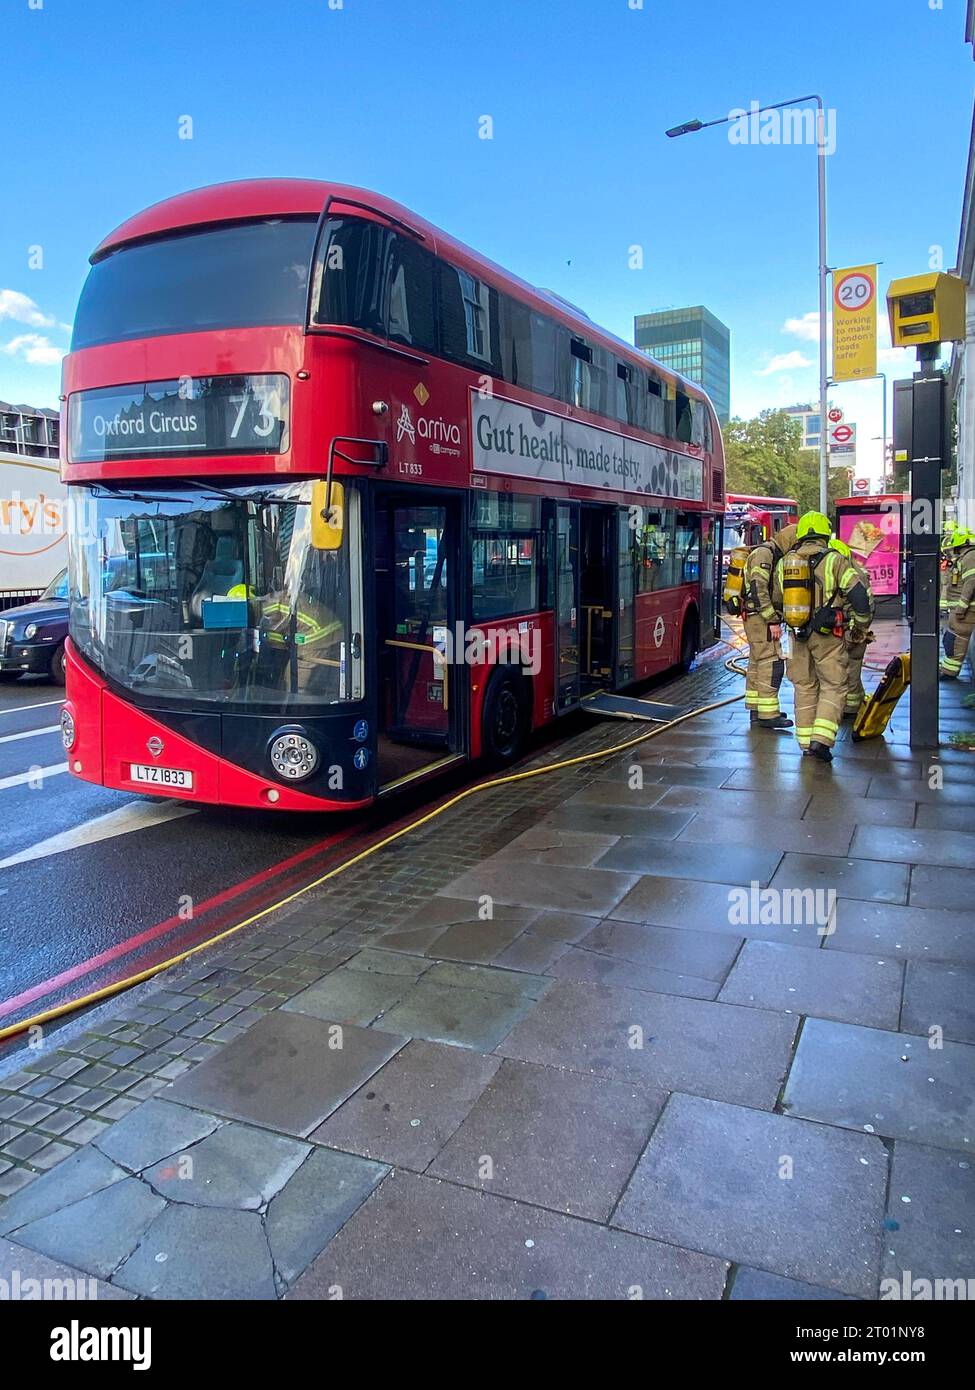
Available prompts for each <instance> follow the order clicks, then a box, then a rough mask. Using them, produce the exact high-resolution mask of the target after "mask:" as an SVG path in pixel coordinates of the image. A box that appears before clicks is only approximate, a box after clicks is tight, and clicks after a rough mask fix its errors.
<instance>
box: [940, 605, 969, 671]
mask: <svg viewBox="0 0 975 1390" xmlns="http://www.w3.org/2000/svg"><path fill="white" fill-rule="evenodd" d="M956 621H957V620H955V619H949V622H948V626H947V627H946V628H945V631H944V637H943V639H942V645H943V647H944V659H943V661H942V662H941V674H942V675H944V676H960V675H961V668H962V666H963V665H964V664H965V657H966V655H967V653H968V644H969V642H970V641H971V636H972V632H973V631H975V620H972V621H966V622H964V623H957V626H956Z"/></svg>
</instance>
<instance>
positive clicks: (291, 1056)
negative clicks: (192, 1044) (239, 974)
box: [123, 1009, 405, 1137]
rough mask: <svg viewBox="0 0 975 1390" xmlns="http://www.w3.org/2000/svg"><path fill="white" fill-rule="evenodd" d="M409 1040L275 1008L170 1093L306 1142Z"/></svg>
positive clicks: (190, 1103) (184, 1101)
mask: <svg viewBox="0 0 975 1390" xmlns="http://www.w3.org/2000/svg"><path fill="white" fill-rule="evenodd" d="M404 1042H405V1039H404V1038H401V1037H395V1036H394V1035H393V1033H392V1030H389V1031H386V1032H376V1031H373V1030H371V1029H366V1028H357V1027H356V1026H355V1025H354V1024H343V1025H336V1024H329V1023H326V1022H324V1021H323V1020H320V1019H317V1018H308V1017H306V1016H305V1015H304V1014H295V1013H286V1012H285V1011H284V1010H282V1009H274V1010H272V1011H271V1013H269V1014H267V1015H266V1016H265V1017H264V1018H262V1019H261V1020H260V1021H259V1022H258V1023H255V1024H254V1026H253V1027H252V1028H250V1029H248V1031H247V1032H246V1033H244V1034H242V1035H241V1036H240V1037H239V1038H235V1039H234V1040H233V1041H232V1042H229V1043H227V1044H226V1046H224V1047H222V1048H221V1049H220V1051H219V1052H217V1053H215V1054H214V1055H213V1056H212V1057H210V1058H208V1059H207V1060H206V1061H205V1062H201V1063H200V1065H199V1066H198V1067H196V1068H195V1069H194V1070H193V1071H191V1072H187V1073H186V1075H185V1076H182V1077H180V1079H179V1080H178V1081H176V1082H175V1083H174V1085H173V1086H172V1087H171V1088H170V1090H169V1091H168V1092H167V1094H168V1095H169V1096H170V1097H171V1098H172V1099H173V1100H174V1101H178V1102H179V1103H180V1104H181V1105H187V1106H198V1107H200V1108H202V1109H206V1110H211V1111H213V1112H214V1113H215V1114H217V1115H226V1116H228V1117H229V1118H231V1119H236V1120H245V1121H250V1122H251V1123H252V1124H257V1125H263V1126H264V1127H266V1128H269V1129H277V1130H281V1131H283V1132H284V1133H286V1134H291V1135H295V1136H298V1137H304V1136H306V1135H308V1134H310V1133H311V1131H312V1130H313V1129H316V1128H317V1127H318V1125H320V1124H321V1123H322V1121H323V1120H324V1119H325V1117H326V1115H330V1114H331V1113H332V1111H333V1110H336V1109H337V1108H338V1107H339V1106H340V1105H341V1104H342V1102H343V1101H344V1100H347V1099H348V1097H349V1096H350V1095H352V1093H353V1091H356V1090H358V1088H359V1087H360V1086H361V1085H362V1083H363V1082H364V1081H367V1080H368V1078H369V1077H370V1076H372V1074H373V1072H376V1071H378V1070H379V1068H380V1067H381V1066H382V1065H383V1063H384V1062H388V1061H389V1059H390V1057H392V1056H393V1054H394V1053H395V1052H398V1051H399V1049H400V1048H401V1047H402V1046H403V1044H404ZM123 1123H124V1121H123Z"/></svg>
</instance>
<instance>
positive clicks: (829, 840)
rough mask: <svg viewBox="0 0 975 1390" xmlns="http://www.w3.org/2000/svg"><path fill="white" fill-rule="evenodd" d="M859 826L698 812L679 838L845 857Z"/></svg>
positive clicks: (834, 820)
mask: <svg viewBox="0 0 975 1390" xmlns="http://www.w3.org/2000/svg"><path fill="white" fill-rule="evenodd" d="M855 829H856V823H855V822H854V821H852V820H849V819H847V820H838V819H837V818H835V817H834V818H833V819H831V820H830V821H828V822H815V823H813V822H810V821H806V820H778V819H774V820H769V819H767V818H766V819H765V820H761V819H759V818H758V817H748V816H719V815H708V814H706V813H704V812H700V811H699V812H698V813H697V815H695V816H694V818H693V819H692V820H691V821H690V822H689V824H688V825H687V827H686V829H684V830H682V831H681V833H680V836H679V837H678V838H679V840H680V842H681V843H683V842H684V841H685V840H687V841H688V842H693V843H694V844H700V845H737V844H744V845H760V846H761V847H762V848H763V849H766V850H780V851H781V852H783V853H784V852H785V851H786V850H796V851H798V852H799V853H803V854H843V855H845V854H846V853H847V851H848V850H849V848H850V841H851V840H852V838H853V832H854V830H855Z"/></svg>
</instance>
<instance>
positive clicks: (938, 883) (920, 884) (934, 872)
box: [908, 864, 975, 912]
mask: <svg viewBox="0 0 975 1390" xmlns="http://www.w3.org/2000/svg"><path fill="white" fill-rule="evenodd" d="M908 901H909V903H910V905H911V907H944V908H947V909H948V910H949V911H950V912H970V911H971V909H972V904H973V903H975V870H973V869H952V870H951V872H950V873H946V872H945V870H944V869H932V868H929V867H928V866H927V865H926V864H919V865H918V866H917V867H916V868H915V869H913V870H912V871H911V896H910V898H909V899H908Z"/></svg>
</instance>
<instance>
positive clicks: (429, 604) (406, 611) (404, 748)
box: [373, 494, 463, 791]
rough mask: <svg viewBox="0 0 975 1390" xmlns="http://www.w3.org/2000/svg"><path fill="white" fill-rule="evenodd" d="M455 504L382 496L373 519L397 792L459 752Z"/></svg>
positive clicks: (382, 708)
mask: <svg viewBox="0 0 975 1390" xmlns="http://www.w3.org/2000/svg"><path fill="white" fill-rule="evenodd" d="M457 516H458V510H457V504H456V502H455V501H454V500H453V499H444V500H441V499H440V498H437V499H436V500H435V501H433V502H428V501H426V500H420V499H418V498H417V497H416V496H415V495H412V496H410V497H408V498H407V497H403V496H402V495H398V496H389V495H384V494H379V495H377V497H376V505H375V515H374V527H373V536H374V557H375V580H376V590H375V592H376V645H377V650H376V669H377V678H378V687H379V688H378V739H377V758H378V763H379V769H378V781H379V787H380V790H381V791H390V790H392V788H393V787H398V786H401V785H402V784H403V783H405V782H409V781H411V780H412V779H413V778H414V777H418V776H421V775H423V774H424V773H427V772H430V771H432V770H433V769H434V768H439V767H442V766H445V765H446V764H447V763H449V762H453V761H454V760H455V759H457V758H459V757H460V756H461V748H460V742H459V734H460V729H461V721H460V719H459V713H460V708H459V701H460V691H461V683H460V682H459V680H458V679H457V676H458V671H459V669H463V668H458V667H457V666H454V665H451V663H450V661H449V657H450V655H451V653H450V650H449V647H450V641H449V639H450V634H452V633H453V632H454V631H455V626H454V625H455V622H456V620H457V616H458V613H459V605H458V601H457V574H458V569H459V567H458V564H457Z"/></svg>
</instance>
